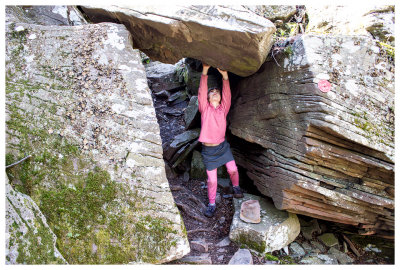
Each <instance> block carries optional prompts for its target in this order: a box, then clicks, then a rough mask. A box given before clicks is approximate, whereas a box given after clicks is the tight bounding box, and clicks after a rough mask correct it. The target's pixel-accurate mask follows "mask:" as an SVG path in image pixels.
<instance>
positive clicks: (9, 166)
mask: <svg viewBox="0 0 400 270" xmlns="http://www.w3.org/2000/svg"><path fill="white" fill-rule="evenodd" d="M30 157H32V156H31V155H29V156H27V157H24V158H23V159H21V160H20V161H17V162H14V163H13V164H10V165H8V166H6V169H8V168H11V167H13V166H15V165H17V164H19V163H21V162H23V161H24V160H26V159H28V158H30Z"/></svg>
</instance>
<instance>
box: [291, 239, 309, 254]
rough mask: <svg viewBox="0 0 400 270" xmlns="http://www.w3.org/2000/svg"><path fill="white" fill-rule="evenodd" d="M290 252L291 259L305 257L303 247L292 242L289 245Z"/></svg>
mask: <svg viewBox="0 0 400 270" xmlns="http://www.w3.org/2000/svg"><path fill="white" fill-rule="evenodd" d="M289 248H290V251H291V254H290V255H291V256H292V257H302V256H304V255H306V252H305V250H304V249H303V247H302V246H301V245H300V244H299V243H297V242H293V243H291V244H290V245H289Z"/></svg>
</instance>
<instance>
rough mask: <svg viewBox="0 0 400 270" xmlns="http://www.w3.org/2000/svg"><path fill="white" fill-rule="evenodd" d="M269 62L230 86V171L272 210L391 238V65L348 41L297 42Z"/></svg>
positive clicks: (365, 42)
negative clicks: (325, 85) (233, 167)
mask: <svg viewBox="0 0 400 270" xmlns="http://www.w3.org/2000/svg"><path fill="white" fill-rule="evenodd" d="M275 58H276V61H277V62H275V61H274V60H273V59H269V60H268V61H266V62H265V63H264V64H263V66H262V67H261V68H260V70H259V71H258V72H257V73H256V74H254V75H252V76H250V77H247V78H244V79H243V80H242V81H240V82H239V84H238V86H237V89H236V101H235V102H234V105H233V106H232V110H231V124H230V127H229V128H230V131H231V132H232V134H233V135H235V136H238V137H240V138H243V139H245V140H246V141H248V142H244V141H241V142H237V143H233V142H232V143H231V145H232V146H233V147H234V150H233V151H234V155H235V156H236V157H237V163H238V164H239V165H241V166H242V167H244V168H246V169H247V175H248V176H249V177H250V178H251V179H253V180H254V182H255V184H256V186H257V188H258V189H259V190H260V191H261V192H262V193H263V194H264V195H266V196H269V197H271V198H273V200H274V203H275V205H276V207H277V208H279V209H286V210H287V211H289V212H292V213H297V214H303V215H307V216H312V217H315V218H320V219H325V220H329V221H335V222H340V223H345V224H352V225H356V226H359V228H360V233H367V234H373V233H378V234H381V235H386V236H388V237H393V230H394V84H393V80H394V65H393V62H391V61H388V59H387V58H386V55H385V53H384V50H383V49H382V48H380V47H379V45H378V43H376V42H375V41H373V40H372V39H370V38H367V37H357V36H318V35H303V36H301V37H298V38H297V39H295V40H294V42H293V44H290V46H287V47H285V48H284V49H282V50H281V53H280V54H277V55H276V56H275ZM322 80H328V81H329V82H330V83H331V90H330V91H329V92H327V93H324V92H322V91H320V90H319V88H318V83H319V82H320V81H322ZM249 142H251V143H249Z"/></svg>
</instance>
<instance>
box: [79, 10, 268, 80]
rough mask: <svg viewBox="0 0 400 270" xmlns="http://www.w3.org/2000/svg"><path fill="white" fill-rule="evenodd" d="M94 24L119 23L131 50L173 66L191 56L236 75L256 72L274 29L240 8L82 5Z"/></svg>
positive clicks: (264, 21) (262, 60)
mask: <svg viewBox="0 0 400 270" xmlns="http://www.w3.org/2000/svg"><path fill="white" fill-rule="evenodd" d="M82 9H83V11H84V12H85V13H86V14H87V15H88V17H89V18H90V19H91V20H92V21H93V22H104V21H111V22H120V23H123V24H124V25H125V26H126V27H127V28H128V30H129V31H130V32H131V33H132V41H133V46H134V48H138V49H140V50H141V51H143V52H144V53H146V54H147V55H148V56H149V57H150V58H152V59H153V60H157V61H161V62H164V63H170V64H174V63H176V62H178V61H179V60H180V59H181V58H184V57H191V58H195V59H198V60H201V61H204V62H206V63H208V64H210V65H211V66H214V67H220V68H222V69H225V70H229V71H230V72H232V73H235V74H237V75H239V76H249V75H251V74H253V73H255V72H256V71H257V70H258V69H259V67H260V66H261V64H262V63H263V62H264V61H265V59H266V57H267V55H268V53H269V50H270V48H271V46H272V34H273V33H274V32H275V26H274V24H273V23H271V22H270V21H269V20H267V19H265V18H263V17H261V16H257V15H256V14H254V13H253V12H250V11H248V10H247V9H245V8H243V7H241V6H235V7H223V6H176V5H170V6H166V5H165V6H153V7H149V6H129V7H128V6H107V7H102V6H83V7H82Z"/></svg>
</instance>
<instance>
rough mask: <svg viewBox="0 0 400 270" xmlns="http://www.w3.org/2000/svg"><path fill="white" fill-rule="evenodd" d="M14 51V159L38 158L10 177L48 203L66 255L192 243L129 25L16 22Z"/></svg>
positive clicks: (115, 255)
mask: <svg viewBox="0 0 400 270" xmlns="http://www.w3.org/2000/svg"><path fill="white" fill-rule="evenodd" d="M5 55H6V57H5V59H6V74H7V78H6V133H7V135H6V158H7V164H10V163H13V162H15V161H17V160H20V159H21V158H23V157H24V156H25V155H30V156H31V157H30V158H28V159H27V160H25V161H23V162H22V163H20V164H18V165H15V166H13V167H11V168H9V169H7V174H8V176H9V179H10V184H11V186H12V187H14V188H15V189H16V190H17V191H20V192H23V193H25V194H27V195H29V196H30V197H31V198H32V200H33V201H34V202H35V203H36V204H37V205H38V206H39V208H40V210H41V212H42V213H43V215H44V216H45V217H46V220H47V224H48V227H50V229H51V230H52V231H53V232H54V234H55V235H56V236H57V248H58V250H59V251H60V253H61V254H62V256H63V257H64V258H65V260H66V261H67V262H68V263H70V264H126V263H162V262H166V261H171V260H174V259H178V258H181V257H182V256H184V255H185V254H187V253H188V252H190V247H189V243H188V241H187V235H186V231H185V227H184V224H183V221H182V219H181V217H180V214H179V210H178V209H177V207H176V206H175V203H174V200H173V197H172V194H171V192H170V189H169V185H168V181H167V178H166V175H165V169H164V161H163V156H162V154H163V151H162V146H161V138H160V130H159V126H158V124H157V119H156V115H155V110H154V107H153V102H152V98H151V95H150V90H149V88H148V85H147V80H146V74H145V69H144V67H143V65H142V63H141V59H140V54H139V51H138V50H133V49H132V47H131V44H130V42H129V32H128V31H127V30H126V28H125V27H124V26H123V25H120V24H111V23H103V24H94V25H82V26H74V27H71V26H40V25H34V24H26V23H19V22H18V21H16V22H11V21H9V23H8V24H7V25H6V54H5ZM21 205H22V207H23V204H21ZM15 211H16V212H18V211H25V210H24V209H16V210H15ZM9 226H13V224H8V228H9ZM12 236H13V235H11V236H10V237H11V238H12ZM17 240H18V239H10V241H12V243H14V244H15V243H17ZM46 241H47V240H46ZM46 243H47V242H46ZM49 243H50V242H49ZM27 244H28V243H26V245H27ZM9 248H10V249H12V244H10V247H9ZM53 252H54V251H53ZM39 255H40V254H39ZM18 256H19V257H17V258H16V259H15V260H16V261H17V262H18V263H30V262H32V259H31V258H30V257H29V259H30V260H29V261H28V260H24V258H27V256H26V254H22V253H20V254H19V255H18ZM34 263H39V264H40V263H48V261H45V260H42V261H41V259H40V258H36V260H34Z"/></svg>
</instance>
